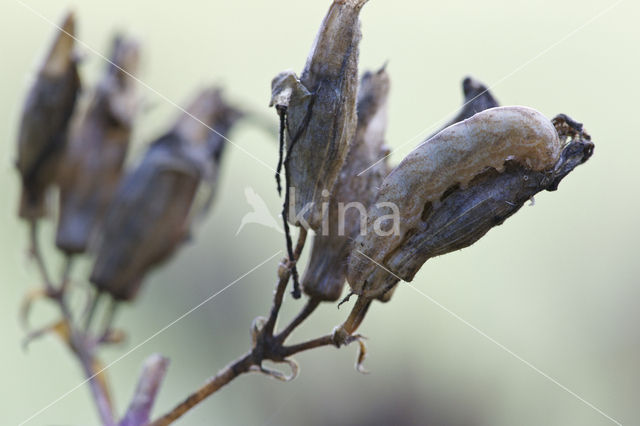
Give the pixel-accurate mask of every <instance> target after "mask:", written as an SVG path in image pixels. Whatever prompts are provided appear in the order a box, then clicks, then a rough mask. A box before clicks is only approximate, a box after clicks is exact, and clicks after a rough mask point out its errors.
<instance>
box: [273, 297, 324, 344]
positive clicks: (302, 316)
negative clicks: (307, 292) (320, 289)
mask: <svg viewBox="0 0 640 426" xmlns="http://www.w3.org/2000/svg"><path fill="white" fill-rule="evenodd" d="M319 305H320V299H317V298H314V297H312V298H310V299H309V300H308V301H307V303H306V304H305V305H304V308H302V310H301V311H300V312H299V313H298V315H296V316H295V318H293V320H291V322H290V323H289V325H288V326H287V327H285V329H284V330H282V331H281V332H280V333H279V334H278V335H277V336H275V337H276V340H277V341H278V342H280V343H283V342H284V341H285V340H286V339H287V337H289V335H290V334H291V333H292V332H293V330H295V329H296V327H298V326H299V325H300V324H302V323H303V322H304V320H306V319H307V318H308V317H309V315H311V314H312V313H313V312H314V311H315V310H316V308H317V307H318V306H319Z"/></svg>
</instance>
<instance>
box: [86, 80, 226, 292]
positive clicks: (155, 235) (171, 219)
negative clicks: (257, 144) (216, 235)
mask: <svg viewBox="0 0 640 426" xmlns="http://www.w3.org/2000/svg"><path fill="white" fill-rule="evenodd" d="M187 111H188V112H189V114H191V115H193V116H195V117H197V119H198V120H200V121H202V122H203V123H205V124H206V126H209V127H211V128H214V129H216V128H220V129H224V128H226V129H228V128H229V127H230V126H231V125H232V124H233V121H234V120H235V119H234V118H233V117H231V116H230V115H229V114H230V112H232V111H235V110H234V109H232V108H231V107H229V106H227V105H226V103H224V102H223V101H222V100H221V98H220V92H219V91H218V90H207V91H204V92H202V93H201V94H200V96H198V97H197V98H196V99H195V101H194V102H193V103H192V104H191V106H190V107H189V108H188V109H187ZM191 115H186V116H183V117H181V118H180V119H179V120H178V122H177V123H176V125H175V126H174V128H173V129H172V130H171V131H170V132H169V133H167V134H166V135H164V136H162V137H161V138H159V139H158V140H156V141H155V142H153V143H152V145H151V146H150V147H149V149H148V151H147V153H146V154H145V156H144V158H143V160H142V161H141V163H140V164H139V165H138V166H137V168H136V169H135V170H134V171H133V172H132V173H130V174H129V175H128V176H127V177H126V178H125V179H124V180H123V183H122V185H121V186H120V188H119V190H118V192H117V194H116V196H115V198H114V200H113V201H112V203H111V205H110V206H109V209H108V212H107V215H106V216H105V220H104V224H103V228H102V238H101V242H100V244H99V245H98V250H97V254H96V260H95V264H94V266H93V271H92V273H91V278H90V280H91V282H92V283H93V284H94V285H95V286H96V287H97V288H98V289H99V290H100V291H105V292H107V293H110V294H111V295H112V296H113V297H114V298H115V299H118V300H130V299H132V298H134V297H135V295H136V293H137V292H138V289H139V288H140V285H141V283H142V280H143V279H144V277H145V275H146V274H147V273H148V272H149V270H151V269H152V268H153V267H155V266H157V265H159V264H161V263H162V262H164V261H166V260H167V259H168V258H170V257H171V255H172V254H173V253H174V252H175V250H176V249H177V248H178V247H179V246H180V245H181V244H182V243H183V242H184V241H185V239H186V238H187V237H188V236H189V232H190V227H191V226H190V225H191V222H192V220H193V218H194V210H197V209H198V206H195V204H196V202H195V200H196V194H197V191H198V189H199V188H200V186H201V184H202V182H203V180H209V181H211V179H213V177H212V176H214V175H215V173H216V170H217V168H218V167H219V166H218V162H219V161H220V158H221V154H222V150H223V147H224V143H223V142H222V141H221V139H220V137H219V135H215V134H214V133H213V132H211V130H209V129H208V128H207V127H206V126H203V125H202V123H200V122H198V121H196V120H194V119H193V117H191ZM234 117H237V114H235V113H234ZM189 120H192V121H196V123H198V125H197V126H196V125H193V124H192V123H191V122H190V121H189ZM218 120H219V121H218ZM203 127H204V129H203ZM214 135H215V136H214Z"/></svg>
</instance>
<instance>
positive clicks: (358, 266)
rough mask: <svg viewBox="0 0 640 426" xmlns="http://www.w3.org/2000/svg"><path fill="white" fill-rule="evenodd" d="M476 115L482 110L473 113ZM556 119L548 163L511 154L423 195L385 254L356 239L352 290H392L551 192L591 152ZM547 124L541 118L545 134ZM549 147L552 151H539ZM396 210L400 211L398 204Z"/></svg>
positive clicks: (585, 138) (374, 293) (367, 292)
mask: <svg viewBox="0 0 640 426" xmlns="http://www.w3.org/2000/svg"><path fill="white" fill-rule="evenodd" d="M489 111H492V110H489ZM478 116H480V114H478V115H476V116H475V117H478ZM560 122H561V120H559V119H557V118H556V119H554V125H555V128H554V127H553V126H554V125H551V123H550V122H549V124H550V125H551V126H552V129H553V131H554V137H555V139H556V141H547V142H551V143H553V144H554V145H557V147H558V151H559V154H558V155H557V156H555V155H554V156H552V157H551V158H548V163H546V166H544V165H543V164H544V163H543V162H541V161H540V160H541V159H543V158H545V157H544V155H543V156H541V157H537V158H536V161H531V162H528V164H527V161H526V160H524V159H523V158H521V157H518V156H515V155H513V154H512V155H513V156H512V155H509V156H507V157H505V159H506V161H503V163H502V165H499V166H496V165H493V166H492V167H484V168H482V169H481V170H480V171H479V173H478V174H476V176H474V177H473V178H472V179H471V181H469V182H466V184H465V185H464V186H462V185H460V184H459V183H458V182H455V183H454V184H453V185H452V186H450V187H449V190H447V191H445V192H444V193H443V194H442V195H441V196H440V197H439V198H438V199H436V200H433V201H432V200H430V199H427V200H426V201H425V202H424V204H423V209H422V212H421V214H420V217H419V220H418V222H417V223H416V224H415V225H414V226H412V227H411V228H407V229H406V232H405V233H404V234H402V236H401V238H400V241H399V242H398V243H397V244H395V245H393V246H390V247H388V248H387V249H386V250H385V251H384V252H377V253H372V252H367V248H366V247H369V246H368V245H367V244H370V241H367V238H368V237H369V236H367V237H366V238H363V239H362V240H361V241H358V244H359V246H357V247H356V248H355V249H354V251H353V252H352V253H351V257H350V264H349V274H350V275H349V283H350V284H351V286H352V289H353V291H354V292H356V293H358V294H362V295H365V296H366V297H378V296H380V295H381V294H384V293H385V292H386V291H387V290H389V289H391V288H393V286H395V285H396V284H397V282H398V278H401V279H402V280H405V281H411V280H412V279H413V277H414V276H415V274H416V273H417V271H418V270H419V269H420V267H421V266H422V265H423V264H424V262H426V261H427V260H428V259H429V258H431V257H435V256H439V255H442V254H446V253H449V252H451V251H454V250H459V249H461V248H464V247H467V246H469V245H471V244H473V243H475V242H476V241H477V240H478V239H480V238H481V237H482V236H483V235H485V234H486V233H487V232H488V231H489V230H490V229H491V228H493V227H494V226H498V225H500V224H502V223H503V222H504V220H505V219H506V218H508V217H509V216H511V215H513V214H514V213H515V212H517V211H518V210H519V209H520V208H521V207H522V205H524V203H525V202H526V201H528V200H529V199H531V197H533V196H534V195H535V194H536V193H538V192H540V191H542V190H554V189H555V188H556V187H557V184H558V182H559V180H561V179H562V178H564V176H566V175H567V174H568V173H569V172H570V171H571V170H573V168H575V167H576V166H577V165H579V164H582V163H583V162H585V161H586V160H587V159H588V158H589V157H590V156H591V154H592V152H593V144H592V143H591V141H590V138H589V137H588V135H586V133H584V132H583V133H580V136H577V137H568V136H566V135H565V134H564V133H562V132H561V133H558V131H559V130H560V127H559V126H560V124H559V123H560ZM563 123H564V122H563ZM463 124H464V123H463ZM546 127H547V123H546V122H545V123H544V128H545V132H546ZM507 129H508V127H507ZM507 129H505V131H508V130H507ZM466 130H468V129H466ZM443 134H444V135H447V133H445V132H443V133H441V134H440V135H443ZM470 134H472V135H473V134H476V135H477V134H478V133H470ZM558 136H560V137H558ZM440 137H442V136H440ZM552 139H553V138H552ZM454 141H455V139H454ZM453 143H455V142H453ZM543 145H547V143H543ZM560 150H561V151H560ZM549 151H550V152H553V151H554V149H553V148H551V149H544V150H543V151H542V152H543V153H547V152H549ZM554 157H555V160H554V159H553V158H554ZM401 164H402V163H401ZM536 166H538V167H536ZM399 167H400V166H399ZM412 202H415V200H412ZM400 212H401V215H402V214H403V213H402V206H400ZM401 229H402V227H401ZM374 238H379V237H375V236H374ZM367 256H368V257H371V258H372V259H374V260H375V261H376V262H378V263H379V265H380V266H379V265H376V264H375V263H374V262H371V260H369V259H367ZM372 266H373V267H372ZM387 270H388V271H390V272H391V274H390V273H389V272H388V271H387Z"/></svg>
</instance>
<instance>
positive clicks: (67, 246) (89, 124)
mask: <svg viewBox="0 0 640 426" xmlns="http://www.w3.org/2000/svg"><path fill="white" fill-rule="evenodd" d="M111 62H112V63H110V64H109V65H108V67H107V70H106V73H105V76H104V77H103V79H102V81H100V83H99V84H98V85H97V87H96V89H95V93H94V94H93V97H92V99H91V101H90V103H89V105H88V106H87V108H86V109H85V110H84V111H83V113H82V115H81V117H80V118H79V120H78V122H77V123H76V124H75V126H74V127H73V128H72V131H71V136H70V140H69V144H68V145H67V148H66V151H65V155H64V158H63V160H62V163H61V164H62V167H61V170H60V178H59V182H60V217H59V220H58V231H57V235H56V245H57V246H58V248H59V249H61V250H63V251H64V252H66V253H82V252H84V251H85V250H86V249H87V246H88V244H89V240H90V237H91V236H92V235H93V231H94V230H95V228H96V226H97V225H98V223H99V222H100V220H101V219H102V216H103V214H104V210H105V209H106V207H107V206H108V204H109V202H110V201H111V198H112V197H113V195H114V193H115V191H116V189H117V187H118V184H119V182H120V178H121V175H122V166H123V163H124V160H125V157H126V154H127V150H128V147H129V140H130V138H131V130H132V125H133V120H134V117H135V113H136V110H137V107H138V97H137V95H136V90H135V85H136V82H135V80H134V79H133V78H131V77H130V76H129V75H128V74H135V73H136V72H137V69H138V63H139V46H138V43H137V42H135V41H133V40H129V39H125V38H123V37H116V38H115V39H114V42H113V50H112V54H111Z"/></svg>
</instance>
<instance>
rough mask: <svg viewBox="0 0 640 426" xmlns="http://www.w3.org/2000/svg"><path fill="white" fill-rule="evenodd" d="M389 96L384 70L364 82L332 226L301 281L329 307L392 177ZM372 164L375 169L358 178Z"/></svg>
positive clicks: (321, 235) (320, 237) (316, 244)
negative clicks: (353, 246)
mask: <svg viewBox="0 0 640 426" xmlns="http://www.w3.org/2000/svg"><path fill="white" fill-rule="evenodd" d="M388 95H389V75H388V74H387V72H386V71H385V69H384V68H382V69H380V70H379V71H377V72H375V73H371V72H366V73H365V74H364V75H363V76H362V80H361V82H360V89H359V91H358V126H357V130H356V133H355V137H354V140H353V142H352V143H351V149H350V151H349V154H348V155H347V159H346V160H345V163H344V165H343V167H342V170H341V171H340V176H339V177H338V180H337V182H336V184H335V186H334V187H333V193H332V195H331V197H330V198H329V201H328V204H329V205H328V210H327V211H328V220H325V221H324V223H323V229H322V230H321V231H319V232H318V233H316V235H315V236H314V239H313V247H312V251H311V258H310V260H309V264H308V266H307V268H306V270H305V274H304V277H303V279H302V289H303V290H304V292H305V293H306V294H308V295H309V296H310V297H312V298H317V299H319V300H327V301H335V300H338V299H339V298H340V295H341V294H342V289H343V287H344V283H345V279H346V267H347V263H346V261H347V256H348V254H349V251H350V247H351V242H352V241H353V239H354V238H355V237H356V236H357V235H358V234H359V233H360V232H361V229H360V221H361V219H362V221H363V223H362V224H363V225H364V220H365V219H366V211H367V209H368V208H369V206H370V205H371V203H372V202H373V200H374V199H375V196H376V193H377V191H378V190H377V188H378V187H379V186H380V184H381V183H382V180H383V179H384V177H385V176H386V174H387V164H386V162H385V161H381V162H378V160H379V159H381V158H384V157H385V155H386V153H387V149H386V147H385V146H384V138H385V133H386V129H387V99H388ZM373 163H376V164H375V165H374V166H373V167H371V168H370V169H369V170H367V172H366V173H363V174H361V175H360V176H358V174H359V173H360V172H362V171H363V170H364V169H365V168H367V167H369V166H370V165H371V164H373ZM324 227H326V228H328V229H325V228H324ZM325 234H326V235H325Z"/></svg>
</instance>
